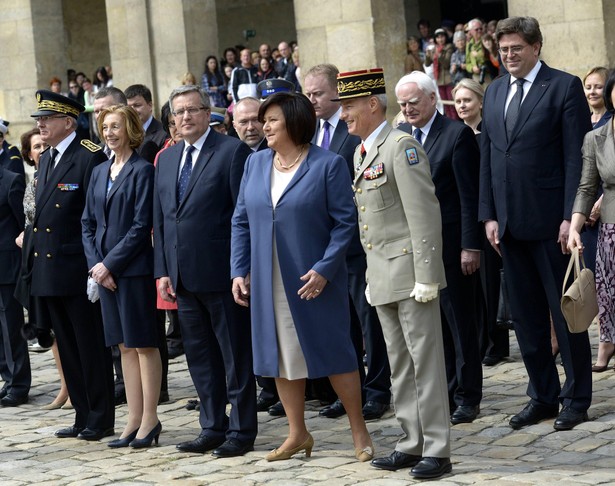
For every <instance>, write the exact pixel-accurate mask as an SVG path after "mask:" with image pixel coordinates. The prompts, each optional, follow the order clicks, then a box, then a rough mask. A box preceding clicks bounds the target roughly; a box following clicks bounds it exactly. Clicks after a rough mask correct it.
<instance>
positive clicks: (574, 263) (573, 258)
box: [562, 247, 585, 295]
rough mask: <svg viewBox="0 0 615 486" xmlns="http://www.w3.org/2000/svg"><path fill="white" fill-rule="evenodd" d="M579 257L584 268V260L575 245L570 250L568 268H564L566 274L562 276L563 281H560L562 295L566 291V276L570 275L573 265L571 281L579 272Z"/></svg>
mask: <svg viewBox="0 0 615 486" xmlns="http://www.w3.org/2000/svg"><path fill="white" fill-rule="evenodd" d="M579 259H580V260H581V263H582V264H583V268H585V260H584V258H583V254H581V255H579V248H578V247H575V248H574V250H572V254H571V255H570V262H569V263H568V268H567V269H566V276H565V277H564V282H563V283H562V295H564V294H565V293H566V282H568V278H569V277H570V272H572V268H573V267H574V274H573V281H574V280H576V278H577V277H578V276H579V274H580V273H581V265H580V264H579Z"/></svg>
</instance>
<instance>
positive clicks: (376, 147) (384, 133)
mask: <svg viewBox="0 0 615 486" xmlns="http://www.w3.org/2000/svg"><path fill="white" fill-rule="evenodd" d="M389 133H391V126H390V125H389V124H388V123H387V124H386V125H385V127H384V128H383V129H382V130H381V131H380V133H379V134H378V136H377V137H376V140H375V141H374V144H373V145H372V147H371V149H370V151H369V153H368V154H367V155H366V156H365V160H364V161H363V163H362V164H361V167H359V170H358V171H356V172H355V175H354V181H355V183H356V182H357V180H359V179H360V178H361V176H362V175H363V171H365V169H367V168H368V167H369V166H370V165H371V164H372V162H373V161H374V159H375V158H376V157H377V156H378V152H379V151H380V146H381V145H382V144H383V143H384V141H385V140H386V138H387V137H388V136H389ZM359 147H360V146H359ZM358 150H360V149H358Z"/></svg>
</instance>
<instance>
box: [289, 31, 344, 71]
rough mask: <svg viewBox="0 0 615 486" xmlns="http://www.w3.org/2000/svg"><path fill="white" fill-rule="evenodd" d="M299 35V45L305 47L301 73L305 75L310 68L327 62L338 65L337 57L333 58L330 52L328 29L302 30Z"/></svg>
mask: <svg viewBox="0 0 615 486" xmlns="http://www.w3.org/2000/svg"><path fill="white" fill-rule="evenodd" d="M297 34H298V42H299V45H300V46H304V48H303V49H301V71H302V72H303V73H306V72H307V71H308V69H309V68H310V67H312V66H315V65H316V64H321V63H325V62H330V63H333V64H336V61H335V60H334V58H335V57H334V56H331V55H330V52H329V44H328V36H327V28H326V27H314V28H310V29H301V30H299V31H298V32H297ZM306 47H307V48H306ZM300 81H302V80H300Z"/></svg>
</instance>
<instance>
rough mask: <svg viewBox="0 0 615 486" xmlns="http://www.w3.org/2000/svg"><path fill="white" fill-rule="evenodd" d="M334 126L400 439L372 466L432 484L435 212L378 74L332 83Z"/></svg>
mask: <svg viewBox="0 0 615 486" xmlns="http://www.w3.org/2000/svg"><path fill="white" fill-rule="evenodd" d="M338 91H339V99H340V100H341V104H342V114H341V119H342V120H344V121H345V122H346V123H347V124H348V132H349V133H351V134H352V135H358V136H359V137H360V138H361V140H362V144H361V145H360V146H359V147H358V148H357V151H356V152H355V156H354V162H355V177H354V191H355V198H356V203H357V208H358V214H359V230H360V233H361V242H362V244H363V247H364V249H365V253H366V254H367V282H368V291H369V294H370V296H369V300H370V303H371V305H373V306H375V307H376V310H377V311H378V316H379V318H380V322H381V323H382V330H383V332H384V337H385V340H386V344H387V352H388V355H389V361H390V364H391V372H392V376H391V379H392V389H393V399H394V403H395V412H396V416H397V420H398V421H399V423H400V425H401V427H402V429H403V431H404V433H405V436H404V437H403V438H402V439H400V441H399V442H398V444H397V447H396V449H395V451H394V452H393V453H392V454H391V455H390V456H388V457H383V458H378V459H374V461H372V465H373V466H375V467H378V468H382V469H388V470H397V469H400V468H404V467H412V471H411V475H412V476H414V477H416V478H420V479H427V478H436V477H439V476H442V475H443V474H445V473H448V472H450V471H451V463H450V459H449V458H450V442H449V441H450V432H449V417H450V413H449V407H448V395H447V386H446V373H445V368H444V351H443V345H442V328H441V323H440V307H439V298H438V291H439V289H441V288H443V287H445V285H446V282H445V278H444V265H443V263H442V236H441V234H442V229H441V227H442V225H441V218H440V207H439V204H438V200H437V198H436V195H435V190H434V185H433V182H432V180H431V173H430V169H429V162H428V160H427V156H426V155H425V152H424V151H423V149H422V147H421V145H420V144H418V143H417V142H416V140H415V139H414V138H412V137H411V136H409V135H408V134H406V133H404V132H401V131H399V130H396V129H393V128H391V126H390V125H389V124H388V123H387V122H386V119H385V114H386V104H387V100H386V95H385V85H384V75H383V72H382V69H372V70H367V71H359V72H352V73H341V74H340V75H339V76H338Z"/></svg>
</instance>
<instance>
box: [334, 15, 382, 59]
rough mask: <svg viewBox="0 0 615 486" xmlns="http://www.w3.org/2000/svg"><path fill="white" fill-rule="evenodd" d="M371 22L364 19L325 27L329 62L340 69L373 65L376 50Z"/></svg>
mask: <svg viewBox="0 0 615 486" xmlns="http://www.w3.org/2000/svg"><path fill="white" fill-rule="evenodd" d="M373 39H374V38H373V33H372V22H371V20H367V21H366V20H364V21H359V22H352V23H348V24H337V25H331V26H329V27H328V28H327V44H328V46H331V49H330V50H329V52H328V55H329V60H330V62H333V63H334V64H335V65H337V67H338V68H339V70H340V71H354V70H357V69H365V68H366V67H370V66H371V67H375V65H376V50H375V46H374V42H373Z"/></svg>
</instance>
